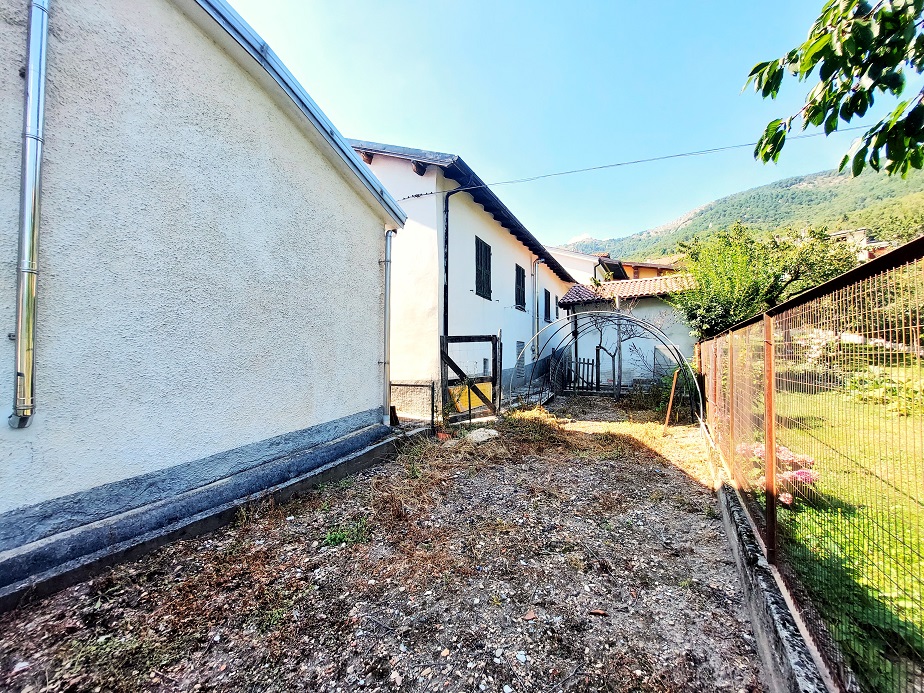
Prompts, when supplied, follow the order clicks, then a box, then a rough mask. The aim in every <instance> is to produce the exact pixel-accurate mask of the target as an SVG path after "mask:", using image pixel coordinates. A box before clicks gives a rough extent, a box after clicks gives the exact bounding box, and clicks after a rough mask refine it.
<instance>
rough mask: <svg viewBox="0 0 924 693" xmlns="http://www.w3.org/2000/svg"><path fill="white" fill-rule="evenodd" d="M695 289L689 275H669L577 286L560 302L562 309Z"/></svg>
mask: <svg viewBox="0 0 924 693" xmlns="http://www.w3.org/2000/svg"><path fill="white" fill-rule="evenodd" d="M691 288H693V278H692V277H691V276H690V275H689V274H668V275H665V276H663V277H649V278H648V279H622V280H618V281H614V282H603V283H602V284H601V285H600V286H597V287H594V286H585V285H584V284H576V285H575V286H572V287H571V288H570V289H569V290H568V293H566V294H565V295H564V296H562V297H561V300H560V301H559V302H558V305H560V306H561V307H562V308H567V307H569V306H575V305H579V304H582V303H600V302H603V301H612V300H613V299H615V298H645V297H646V296H664V295H666V294H672V293H675V292H677V291H685V290H687V289H691Z"/></svg>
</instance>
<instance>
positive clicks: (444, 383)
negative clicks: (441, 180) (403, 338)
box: [440, 190, 460, 406]
mask: <svg viewBox="0 0 924 693" xmlns="http://www.w3.org/2000/svg"><path fill="white" fill-rule="evenodd" d="M457 192H460V191H459V190H450V191H448V192H447V193H445V194H444V195H443V334H442V337H441V338H440V350H442V349H443V345H444V344H445V342H444V341H443V338H445V337H448V336H449V198H450V197H452V196H453V195H455V194H456V193H457ZM440 398H441V401H442V403H443V405H442V406H446V403H447V402H449V367H448V366H447V365H446V362H445V361H443V358H442V356H440Z"/></svg>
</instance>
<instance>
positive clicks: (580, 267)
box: [546, 246, 629, 285]
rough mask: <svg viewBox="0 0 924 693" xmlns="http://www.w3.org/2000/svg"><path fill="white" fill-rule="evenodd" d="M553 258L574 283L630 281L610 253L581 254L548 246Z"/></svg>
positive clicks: (620, 264) (547, 248)
mask: <svg viewBox="0 0 924 693" xmlns="http://www.w3.org/2000/svg"><path fill="white" fill-rule="evenodd" d="M546 250H548V251H549V253H551V255H552V257H554V258H555V259H556V260H558V261H559V262H560V263H561V265H562V267H564V268H565V269H566V270H568V274H570V275H571V276H572V277H574V281H576V282H578V283H580V284H587V285H590V284H593V283H594V281H593V280H597V281H600V282H604V281H611V280H614V279H628V278H629V277H628V275H627V274H626V272H625V270H624V269H623V267H622V263H620V262H619V261H618V260H612V259H610V254H609V253H579V252H577V251H576V250H568V249H567V248H556V247H554V246H546Z"/></svg>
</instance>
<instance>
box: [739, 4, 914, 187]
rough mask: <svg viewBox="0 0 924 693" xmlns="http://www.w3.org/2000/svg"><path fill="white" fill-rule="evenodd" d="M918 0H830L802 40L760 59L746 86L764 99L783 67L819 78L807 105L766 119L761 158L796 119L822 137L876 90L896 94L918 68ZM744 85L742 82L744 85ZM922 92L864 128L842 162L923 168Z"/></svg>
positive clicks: (773, 155)
mask: <svg viewBox="0 0 924 693" xmlns="http://www.w3.org/2000/svg"><path fill="white" fill-rule="evenodd" d="M922 15H924V0H878V2H867V1H866V0H828V2H826V3H825V5H824V7H823V8H822V11H821V15H820V16H819V17H818V19H817V20H816V21H815V23H814V24H813V25H812V29H811V31H810V32H809V36H808V39H807V40H806V41H805V43H803V44H801V45H800V46H797V47H796V48H793V49H792V50H791V51H789V52H788V53H786V55H784V56H783V57H781V58H778V59H777V60H770V61H767V62H762V63H758V64H757V65H755V66H754V68H753V69H752V70H751V73H750V75H749V76H748V81H747V84H753V85H754V89H755V90H756V91H757V92H758V93H760V95H761V96H763V97H764V98H767V97H770V98H775V97H776V96H777V94H778V93H779V90H780V86H781V85H782V82H783V78H784V76H785V74H786V73H787V72H789V73H790V74H792V75H794V76H795V77H796V78H797V79H798V80H799V81H800V82H801V81H805V80H807V79H810V78H813V75H815V74H816V68H817V80H818V81H817V84H815V86H814V87H813V88H812V89H811V91H810V92H809V93H808V96H807V97H806V100H805V105H804V106H803V107H802V108H801V109H800V110H799V111H798V112H797V113H794V114H792V115H790V116H789V117H787V118H778V119H776V120H773V121H771V122H770V123H769V124H768V125H767V127H766V129H765V131H764V133H763V135H762V136H761V138H760V141H759V142H758V143H757V148H756V149H755V150H754V156H755V157H756V158H758V159H760V160H762V161H764V162H767V161H771V160H772V161H776V160H777V159H778V158H779V156H780V152H781V151H782V150H783V146H784V145H785V143H786V135H787V134H788V133H789V132H790V130H791V129H792V126H793V122H794V121H795V120H801V123H802V128H803V129H805V128H806V127H808V126H809V125H813V126H823V127H824V132H825V134H826V135H828V134H830V133H832V132H834V131H835V130H837V128H838V124H839V123H849V122H850V121H851V120H852V119H853V118H854V117H855V116H857V117H862V116H864V115H865V114H866V112H867V111H868V110H869V108H870V107H871V106H872V105H873V103H874V101H875V98H876V96H877V95H879V94H890V95H893V96H896V97H899V96H901V95H902V93H903V91H904V89H905V84H906V71H913V72H916V73H920V72H921V71H922V70H924V33H922ZM745 86H747V85H745ZM922 98H924V92H921V93H918V94H916V95H914V96H913V97H912V98H911V99H907V100H904V101H901V102H899V104H898V105H897V106H896V107H895V109H894V110H893V111H892V113H891V114H889V116H887V117H886V118H883V119H882V120H880V121H879V122H878V123H876V124H875V125H873V126H872V127H871V128H869V129H868V130H867V131H866V132H865V133H864V134H863V135H862V136H861V137H860V138H859V139H858V140H857V141H856V142H855V143H854V146H853V147H852V148H851V150H850V151H849V152H848V153H847V154H846V155H845V156H844V158H843V159H842V160H841V165H840V168H841V170H844V169H845V168H846V167H847V166H848V164H849V165H850V169H851V170H852V171H853V174H854V175H859V173H860V172H861V171H862V170H863V168H864V166H866V165H867V164H868V165H869V166H870V167H872V168H873V169H875V170H876V171H879V170H880V169H881V168H884V169H885V170H886V171H888V172H889V173H890V174H892V173H900V174H901V175H902V176H905V175H907V173H908V171H909V170H910V169H911V168H916V169H920V168H921V167H922V166H924V103H922Z"/></svg>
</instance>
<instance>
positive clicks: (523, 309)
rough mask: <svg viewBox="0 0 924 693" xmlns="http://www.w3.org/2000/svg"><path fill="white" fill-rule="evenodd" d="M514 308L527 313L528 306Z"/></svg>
mask: <svg viewBox="0 0 924 693" xmlns="http://www.w3.org/2000/svg"><path fill="white" fill-rule="evenodd" d="M514 308H516V309H517V310H522V311H523V312H524V313H525V312H526V306H514Z"/></svg>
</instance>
